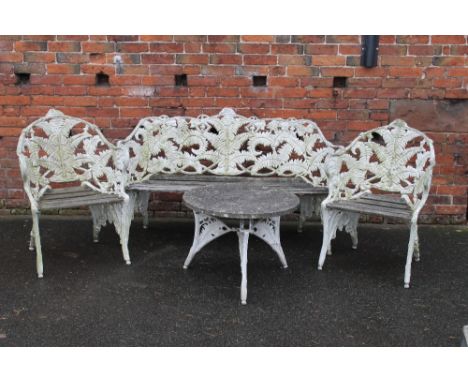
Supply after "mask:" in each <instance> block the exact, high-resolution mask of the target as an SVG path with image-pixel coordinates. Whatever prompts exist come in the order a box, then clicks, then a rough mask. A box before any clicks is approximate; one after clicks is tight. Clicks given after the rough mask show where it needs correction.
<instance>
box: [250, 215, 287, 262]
mask: <svg viewBox="0 0 468 382" xmlns="http://www.w3.org/2000/svg"><path fill="white" fill-rule="evenodd" d="M250 232H251V233H252V234H254V235H255V236H257V237H259V238H260V239H262V240H263V241H265V242H266V243H267V244H268V245H269V246H270V247H271V248H272V249H273V250H274V251H275V252H276V254H277V255H278V258H279V260H280V261H281V264H282V265H283V268H285V269H286V268H287V267H288V263H287V261H286V256H285V255H284V252H283V248H282V247H281V241H280V217H279V216H275V217H272V218H269V219H264V220H257V221H256V222H255V223H253V224H252V228H251V231H250Z"/></svg>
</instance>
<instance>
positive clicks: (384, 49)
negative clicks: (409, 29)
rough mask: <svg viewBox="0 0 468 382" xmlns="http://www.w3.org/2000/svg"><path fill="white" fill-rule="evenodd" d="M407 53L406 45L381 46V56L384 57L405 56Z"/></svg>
mask: <svg viewBox="0 0 468 382" xmlns="http://www.w3.org/2000/svg"><path fill="white" fill-rule="evenodd" d="M406 51H407V49H406V46H405V45H380V47H379V54H380V55H382V56H405V55H406ZM355 54H359V52H357V53H355Z"/></svg>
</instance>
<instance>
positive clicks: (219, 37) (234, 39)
mask: <svg viewBox="0 0 468 382" xmlns="http://www.w3.org/2000/svg"><path fill="white" fill-rule="evenodd" d="M239 39H240V37H239V36H235V35H224V36H223V35H212V36H208V42H239Z"/></svg>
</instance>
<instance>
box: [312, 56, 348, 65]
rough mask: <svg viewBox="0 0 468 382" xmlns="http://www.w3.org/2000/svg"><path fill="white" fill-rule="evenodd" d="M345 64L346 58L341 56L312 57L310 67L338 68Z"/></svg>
mask: <svg viewBox="0 0 468 382" xmlns="http://www.w3.org/2000/svg"><path fill="white" fill-rule="evenodd" d="M345 63H346V58H345V57H343V56H312V65H321V66H338V65H345Z"/></svg>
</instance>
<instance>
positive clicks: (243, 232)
mask: <svg viewBox="0 0 468 382" xmlns="http://www.w3.org/2000/svg"><path fill="white" fill-rule="evenodd" d="M251 228H252V221H250V222H249V228H248V229H245V228H244V222H243V221H241V223H240V227H239V230H238V231H237V235H238V236H239V255H240V263H241V274H242V281H241V304H242V305H246V304H247V247H248V244H249V233H250V232H251Z"/></svg>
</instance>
